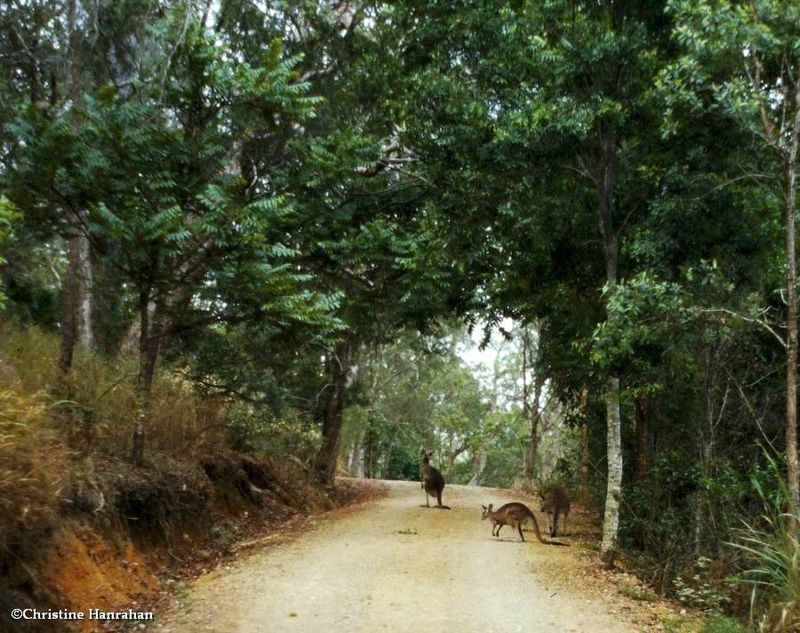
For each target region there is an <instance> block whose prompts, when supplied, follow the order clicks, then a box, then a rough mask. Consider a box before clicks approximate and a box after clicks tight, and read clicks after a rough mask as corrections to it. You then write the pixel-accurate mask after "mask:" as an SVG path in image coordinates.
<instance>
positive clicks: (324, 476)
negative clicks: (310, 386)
mask: <svg viewBox="0 0 800 633" xmlns="http://www.w3.org/2000/svg"><path fill="white" fill-rule="evenodd" d="M350 351H351V335H350V333H349V332H347V333H346V334H345V335H344V336H343V337H342V339H341V340H340V341H339V342H338V343H337V344H336V347H335V349H334V352H333V355H332V357H331V358H330V359H328V363H327V366H328V376H329V378H330V388H329V391H328V401H327V404H326V406H325V415H324V418H323V421H322V446H320V449H319V452H318V453H317V458H316V462H315V468H316V472H317V478H318V480H319V481H320V483H322V484H323V485H325V486H333V484H334V478H335V476H336V462H337V459H338V456H339V440H340V437H341V432H342V412H343V410H344V398H345V391H346V389H347V376H348V373H349V370H350Z"/></svg>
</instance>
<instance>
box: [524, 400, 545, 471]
mask: <svg viewBox="0 0 800 633" xmlns="http://www.w3.org/2000/svg"><path fill="white" fill-rule="evenodd" d="M541 417H542V416H541V415H540V413H539V408H538V407H535V409H534V410H533V411H532V412H531V438H530V440H529V441H528V446H527V449H526V450H525V469H524V472H523V477H524V478H525V483H527V484H533V477H534V474H535V473H536V457H537V455H538V454H539V420H540V419H541Z"/></svg>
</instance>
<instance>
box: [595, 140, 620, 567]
mask: <svg viewBox="0 0 800 633" xmlns="http://www.w3.org/2000/svg"><path fill="white" fill-rule="evenodd" d="M599 140H600V152H601V162H600V166H601V169H600V172H599V173H600V177H599V178H598V182H597V185H598V197H599V214H598V215H599V218H598V219H599V223H600V233H601V235H602V238H603V255H604V258H605V264H606V285H607V287H608V292H609V293H611V292H613V291H614V289H615V288H616V286H617V281H618V275H619V271H618V265H619V236H618V234H617V230H616V229H615V227H614V223H613V215H612V211H613V200H614V178H615V168H616V151H617V147H616V143H617V142H616V136H615V134H614V133H613V132H611V131H610V130H604V129H602V128H601V130H600V137H599ZM606 422H607V427H608V428H607V438H606V445H607V459H608V481H607V488H606V507H605V515H604V517H603V541H602V544H601V546H600V553H601V557H602V559H603V562H604V564H605V565H606V567H613V565H614V559H615V558H616V550H617V535H618V532H619V506H620V502H621V501H622V416H621V412H620V379H619V375H618V374H617V373H616V372H615V371H613V370H612V371H611V372H610V374H609V376H608V377H607V378H606Z"/></svg>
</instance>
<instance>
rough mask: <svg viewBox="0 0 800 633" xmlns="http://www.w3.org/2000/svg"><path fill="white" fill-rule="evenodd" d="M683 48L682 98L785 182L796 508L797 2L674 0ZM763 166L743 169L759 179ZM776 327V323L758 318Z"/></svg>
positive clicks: (788, 428)
mask: <svg viewBox="0 0 800 633" xmlns="http://www.w3.org/2000/svg"><path fill="white" fill-rule="evenodd" d="M669 10H670V13H671V14H672V15H673V16H674V19H675V28H674V37H675V41H676V42H677V43H678V44H679V45H680V47H681V51H682V53H683V55H682V57H681V59H680V60H679V61H678V62H677V63H676V64H675V65H674V67H673V68H672V69H671V72H670V73H669V74H666V75H665V80H666V81H667V82H668V83H667V85H668V86H669V89H670V91H671V92H672V93H673V95H674V99H675V102H676V103H680V102H683V103H687V102H688V104H690V106H691V108H692V112H693V113H697V112H700V111H703V110H705V109H710V108H713V109H715V110H716V111H717V112H719V113H720V115H721V116H726V117H728V118H730V119H731V120H732V122H734V124H735V125H737V126H738V128H739V129H740V130H741V131H743V132H745V133H747V134H749V135H750V136H751V138H752V140H753V142H754V143H755V145H756V147H758V149H759V154H760V156H759V161H758V166H759V167H760V169H762V170H764V171H765V172H766V173H768V174H771V175H772V176H773V178H774V182H776V183H779V189H778V191H779V198H780V200H781V205H780V206H781V207H782V215H783V227H784V231H783V233H784V254H783V257H784V273H785V289H784V292H785V301H786V309H785V322H784V323H783V324H782V327H785V329H786V334H785V336H784V335H781V336H780V337H779V338H781V345H782V346H783V347H784V348H785V351H786V371H785V375H786V404H785V424H784V431H785V449H786V462H787V484H788V491H789V511H790V514H792V515H793V516H797V513H798V508H800V472H799V471H800V467H799V466H798V452H797V346H798V342H797V338H798V327H797V263H796V243H795V241H796V229H795V216H796V213H797V166H798V162H797V161H798V148H800V51H799V50H798V47H797V40H798V37H800V27H799V26H798V7H797V5H796V3H794V2H786V1H781V0H765V1H758V2H750V3H739V2H728V1H724V2H713V3H711V2H700V3H692V2H681V1H679V0H675V1H673V2H670V3H669ZM763 174H764V172H763V171H760V170H758V171H749V172H745V173H740V174H738V176H737V177H739V178H749V179H751V180H755V179H758V178H761V177H763ZM759 322H760V325H761V326H762V327H765V328H767V329H769V330H770V331H772V330H773V327H772V326H773V324H771V323H769V322H768V321H767V320H765V319H759Z"/></svg>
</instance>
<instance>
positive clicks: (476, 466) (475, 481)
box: [467, 451, 487, 486]
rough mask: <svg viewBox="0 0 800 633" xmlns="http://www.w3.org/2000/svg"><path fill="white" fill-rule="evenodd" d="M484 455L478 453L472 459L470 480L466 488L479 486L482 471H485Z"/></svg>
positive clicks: (482, 452) (485, 459) (483, 453)
mask: <svg viewBox="0 0 800 633" xmlns="http://www.w3.org/2000/svg"><path fill="white" fill-rule="evenodd" d="M486 461H487V457H486V453H485V452H484V451H478V452H477V453H475V456H474V457H473V458H472V479H470V480H469V483H468V484H467V485H468V486H480V485H481V477H483V471H484V470H486Z"/></svg>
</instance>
